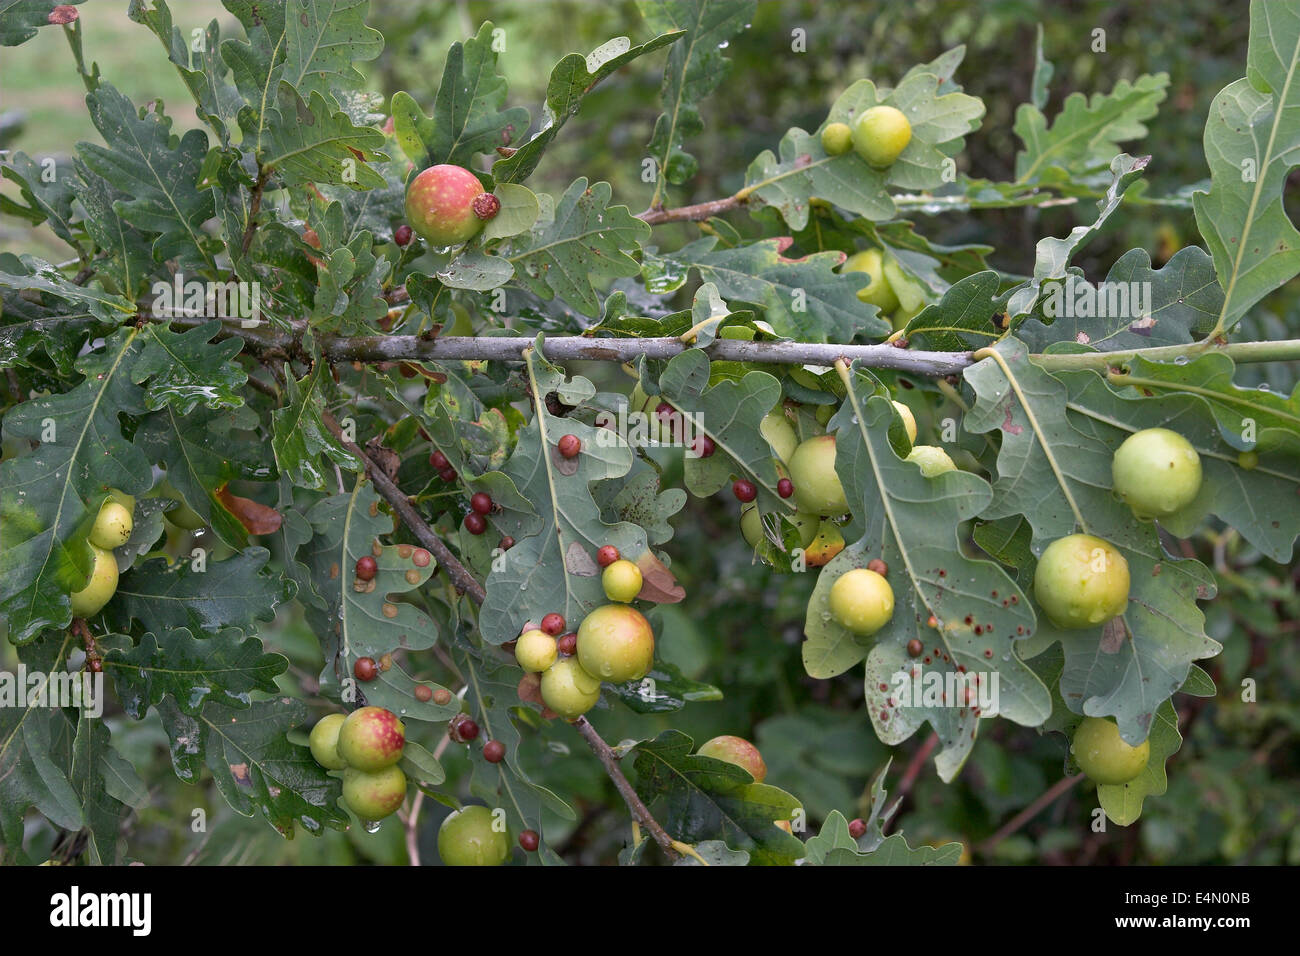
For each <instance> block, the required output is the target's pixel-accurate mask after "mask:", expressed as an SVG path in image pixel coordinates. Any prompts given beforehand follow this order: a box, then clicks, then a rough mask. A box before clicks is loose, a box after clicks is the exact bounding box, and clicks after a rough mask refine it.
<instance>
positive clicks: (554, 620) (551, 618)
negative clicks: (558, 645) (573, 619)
mask: <svg viewBox="0 0 1300 956" xmlns="http://www.w3.org/2000/svg"><path fill="white" fill-rule="evenodd" d="M542 630H543V631H545V632H546V633H547V634H549V635H551V637H558V636H559V635H561V634H563V633H564V616H563V615H561V614H548V615H546V616H545V617H544V618H542Z"/></svg>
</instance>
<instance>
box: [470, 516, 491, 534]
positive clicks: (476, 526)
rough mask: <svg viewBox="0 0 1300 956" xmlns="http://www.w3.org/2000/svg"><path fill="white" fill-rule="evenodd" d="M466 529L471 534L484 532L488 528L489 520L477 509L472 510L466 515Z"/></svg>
mask: <svg viewBox="0 0 1300 956" xmlns="http://www.w3.org/2000/svg"><path fill="white" fill-rule="evenodd" d="M465 530H466V531H468V532H469V533H470V534H482V533H483V532H484V531H486V530H487V522H486V521H485V520H483V516H482V515H481V514H479V513H478V512H477V511H471V512H470V513H469V514H467V515H466V516H465Z"/></svg>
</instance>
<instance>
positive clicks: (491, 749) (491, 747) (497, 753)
mask: <svg viewBox="0 0 1300 956" xmlns="http://www.w3.org/2000/svg"><path fill="white" fill-rule="evenodd" d="M483 759H484V760H486V761H487V762H488V763H500V762H501V761H503V760H505V759H506V745H505V744H503V743H502V742H501V741H499V740H489V741H488V742H487V743H485V744H484V745H483Z"/></svg>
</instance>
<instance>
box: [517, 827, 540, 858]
mask: <svg viewBox="0 0 1300 956" xmlns="http://www.w3.org/2000/svg"><path fill="white" fill-rule="evenodd" d="M541 842H542V838H541V837H540V836H538V835H537V831H536V830H525V831H524V832H523V833H521V834H519V846H520V847H522V848H523V850H524V852H525V853H536V852H537V848H538V847H539V846H540V845H541Z"/></svg>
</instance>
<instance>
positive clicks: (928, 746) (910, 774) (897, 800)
mask: <svg viewBox="0 0 1300 956" xmlns="http://www.w3.org/2000/svg"><path fill="white" fill-rule="evenodd" d="M937 746H939V735H938V734H937V733H932V734H930V736H929V737H928V738H926V741H925V743H923V744H921V746H920V747H918V748H916V753H914V754H912V759H910V760H909V761H908V762H907V767H906V768H904V770H903V776H902V777H901V778H900V779H899V781H898V790H897V791H896V792H895V796H894V802H893V805H892V807H891V809H890V811H889V814H888V817H887V819H886V820H885V821H884V823H882V824H881V827H880V832H881V833H886V832H888V830H889V825H890V824H891V823H892V822H893V821H894V820H895V819H897V817H898V810H899V808H900V807H901V806H902V805H903V800H904V799H905V798H906V797H907V795H908V794H909V793H911V792H912V787H913V786H915V784H916V778H917V777H919V776H920V775H921V768H922V767H924V766H925V762H926V760H928V759H929V758H930V754H932V753H934V748H935V747H937Z"/></svg>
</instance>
